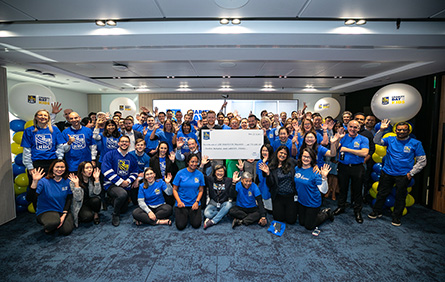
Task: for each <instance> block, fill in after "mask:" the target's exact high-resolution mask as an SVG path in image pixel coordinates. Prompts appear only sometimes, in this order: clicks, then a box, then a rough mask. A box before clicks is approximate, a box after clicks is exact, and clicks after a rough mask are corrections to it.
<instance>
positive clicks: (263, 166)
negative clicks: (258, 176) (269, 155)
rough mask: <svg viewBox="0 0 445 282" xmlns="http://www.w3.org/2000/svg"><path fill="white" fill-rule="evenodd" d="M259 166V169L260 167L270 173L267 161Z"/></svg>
mask: <svg viewBox="0 0 445 282" xmlns="http://www.w3.org/2000/svg"><path fill="white" fill-rule="evenodd" d="M258 167H259V169H260V170H261V171H263V172H264V173H265V174H267V175H269V173H270V170H269V166H268V165H267V164H265V163H261V164H260V165H259V166H258Z"/></svg>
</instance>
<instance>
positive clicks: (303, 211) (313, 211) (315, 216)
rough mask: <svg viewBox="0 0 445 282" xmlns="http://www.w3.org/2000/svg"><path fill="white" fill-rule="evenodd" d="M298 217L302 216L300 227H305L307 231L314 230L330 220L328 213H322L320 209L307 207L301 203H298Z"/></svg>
mask: <svg viewBox="0 0 445 282" xmlns="http://www.w3.org/2000/svg"><path fill="white" fill-rule="evenodd" d="M298 215H299V216H300V219H299V221H300V225H301V226H304V228H306V229H307V230H312V229H314V228H315V227H317V226H320V225H321V224H322V223H323V222H325V221H326V220H327V219H328V218H329V216H328V214H327V213H325V212H321V211H320V207H318V208H311V207H305V206H303V205H302V204H300V203H298Z"/></svg>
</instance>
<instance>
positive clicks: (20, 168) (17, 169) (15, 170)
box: [12, 164, 26, 178]
mask: <svg viewBox="0 0 445 282" xmlns="http://www.w3.org/2000/svg"><path fill="white" fill-rule="evenodd" d="M25 170H26V167H25V166H24V165H18V164H12V174H14V178H15V177H16V176H17V175H19V174H22V173H25Z"/></svg>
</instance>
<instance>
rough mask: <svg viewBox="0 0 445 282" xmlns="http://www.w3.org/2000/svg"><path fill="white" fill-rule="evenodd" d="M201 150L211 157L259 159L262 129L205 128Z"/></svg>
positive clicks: (262, 139) (262, 135) (204, 154)
mask: <svg viewBox="0 0 445 282" xmlns="http://www.w3.org/2000/svg"><path fill="white" fill-rule="evenodd" d="M201 134H202V136H201V140H202V142H201V145H202V148H201V151H202V155H203V156H208V157H209V158H210V159H217V160H219V159H259V158H260V149H261V146H263V142H264V132H263V131H262V130H203V131H202V133H201Z"/></svg>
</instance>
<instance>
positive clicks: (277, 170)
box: [259, 146, 297, 224]
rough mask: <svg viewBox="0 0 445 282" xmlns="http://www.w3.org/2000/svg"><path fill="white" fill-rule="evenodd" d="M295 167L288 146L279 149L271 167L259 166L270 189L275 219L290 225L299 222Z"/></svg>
mask: <svg viewBox="0 0 445 282" xmlns="http://www.w3.org/2000/svg"><path fill="white" fill-rule="evenodd" d="M295 166H296V160H295V159H294V158H292V157H291V156H290V152H289V149H288V147H287V146H280V147H278V149H277V150H276V151H275V153H274V155H273V158H272V160H271V161H270V163H269V165H267V164H265V163H262V164H260V165H259V169H260V170H262V171H263V173H264V174H263V175H264V176H265V177H266V184H267V187H269V189H270V196H271V198H272V214H273V218H274V219H275V220H277V221H281V222H286V223H289V224H294V223H295V222H296V221H297V205H296V203H295V199H294V198H295V195H296V190H295V183H294V174H295Z"/></svg>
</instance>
